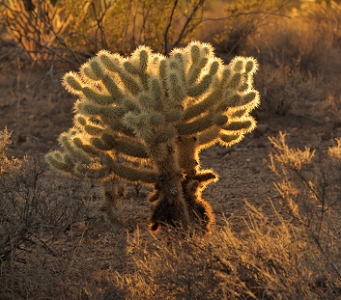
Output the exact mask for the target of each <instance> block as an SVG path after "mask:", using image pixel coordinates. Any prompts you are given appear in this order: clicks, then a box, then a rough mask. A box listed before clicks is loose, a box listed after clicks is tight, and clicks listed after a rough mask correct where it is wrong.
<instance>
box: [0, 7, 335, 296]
mask: <svg viewBox="0 0 341 300" xmlns="http://www.w3.org/2000/svg"><path fill="white" fill-rule="evenodd" d="M333 5H335V4H333ZM311 7H312V9H311V10H309V11H306V12H305V13H303V11H296V12H295V11H292V12H290V13H289V15H290V18H282V17H276V16H273V18H272V19H268V22H269V23H268V25H267V26H261V27H259V28H256V29H257V30H256V31H254V32H253V33H252V34H250V35H248V37H247V39H246V40H245V42H244V43H243V47H241V49H240V52H239V53H238V54H241V55H254V56H256V57H257V59H258V60H259V63H260V71H259V72H258V74H257V76H256V82H255V83H256V85H257V89H258V90H260V92H261V95H262V101H263V102H262V105H261V107H260V110H261V113H260V114H259V116H258V119H259V122H260V123H266V124H268V125H269V127H270V129H268V130H265V131H264V129H263V131H261V132H258V133H257V134H258V135H260V136H261V137H260V138H258V139H256V136H254V137H249V138H247V139H246V141H245V143H244V144H241V146H240V148H238V147H235V148H231V150H228V151H225V150H222V149H219V150H218V151H217V153H218V154H219V155H218V154H214V153H213V152H212V153H213V154H212V155H211V156H208V157H209V159H206V160H205V159H203V162H204V163H205V164H207V165H209V164H213V162H214V161H217V163H216V166H217V167H218V166H219V167H220V169H219V173H220V174H221V181H220V182H218V183H217V184H216V185H215V186H213V187H212V188H211V189H208V190H207V191H205V197H209V196H210V197H211V199H210V201H211V202H212V206H213V208H214V209H215V211H216V215H217V224H216V226H215V228H214V230H213V233H212V234H211V235H209V236H205V237H204V238H203V237H199V236H195V235H191V234H189V233H187V232H181V230H180V231H179V232H177V231H174V230H169V231H168V230H164V231H163V232H162V233H161V234H159V235H157V236H154V235H152V234H151V233H150V232H149V231H148V229H147V223H148V221H147V216H148V215H149V213H150V211H149V210H150V208H149V206H148V203H147V201H146V200H145V195H146V191H145V190H144V189H141V188H140V187H138V186H136V187H128V192H127V195H126V197H125V198H124V199H123V205H122V211H121V212H120V218H118V219H117V218H115V219H112V220H110V218H108V217H107V216H105V215H103V213H102V212H101V211H100V210H99V207H100V205H101V203H100V202H101V200H100V199H99V198H100V193H99V191H98V187H97V186H94V185H93V184H92V183H91V182H85V181H84V182H82V181H79V180H75V179H71V178H65V177H63V176H60V175H59V174H56V173H54V172H52V171H51V170H49V169H48V168H47V164H46V163H45V162H44V161H43V159H42V157H43V155H44V154H45V153H46V152H47V150H48V149H49V148H52V147H54V146H55V145H56V142H55V139H56V136H57V135H58V133H60V132H62V131H63V130H65V129H66V128H67V127H69V125H70V120H71V113H70V111H71V109H72V100H71V99H68V98H67V96H65V93H64V92H63V91H62V90H61V89H60V87H59V83H58V80H59V79H58V78H59V77H60V76H61V74H62V73H63V72H60V71H59V73H54V70H51V68H48V69H49V70H50V72H49V73H46V72H47V71H46V70H45V71H41V73H40V74H38V75H37V74H33V73H32V72H35V73H38V71H37V69H36V68H35V67H34V66H33V67H32V68H31V69H30V68H28V67H27V65H26V66H24V62H26V61H25V60H24V59H23V58H20V59H19V58H16V55H14V54H8V53H5V56H3V55H2V54H0V68H1V71H2V74H3V73H5V74H6V75H7V76H6V77H2V79H1V81H0V88H1V91H2V94H3V97H2V99H3V100H2V103H1V105H0V116H1V123H0V124H1V126H2V129H3V130H2V131H1V132H0V298H1V299H8V300H12V299H13V300H14V299H96V300H97V299H103V300H104V299H340V298H341V264H340V261H341V246H340V245H341V243H340V239H341V225H340V224H341V203H340V195H341V190H340V187H341V175H340V174H341V154H340V153H341V150H340V148H341V146H340V145H341V141H340V139H337V140H334V139H333V137H338V138H339V135H340V134H341V131H340V130H339V127H340V122H341V120H340V108H341V104H340V94H341V90H340V85H339V77H340V69H341V66H340V61H339V59H338V58H339V57H340V54H341V44H340V40H341V32H340V15H341V14H340V6H334V9H333V10H327V8H324V6H311ZM225 54H226V53H221V56H222V57H224V55H225ZM31 66H32V65H31ZM6 68H7V69H6ZM32 70H33V71H32ZM43 72H44V73H43ZM13 74H15V75H13ZM25 74H26V75H27V76H26V77H25V76H24V75H25ZM10 79H11V80H12V79H13V80H12V81H10ZM1 85H3V87H2V86H1ZM69 100H70V101H69ZM279 116H283V117H282V118H283V119H282V121H283V123H280V120H279ZM293 116H295V117H296V118H298V117H299V118H300V120H302V119H304V120H309V121H310V122H311V123H309V127H308V126H307V127H306V129H301V128H300V124H302V123H297V122H296V123H294V125H291V118H292V117H293ZM278 124H280V125H278ZM283 124H284V125H285V126H283ZM297 124H299V125H297ZM304 124H305V123H304ZM311 124H313V125H311ZM6 125H8V128H9V130H11V131H14V132H13V134H12V137H11V134H10V132H9V131H8V130H7V129H5V126H6ZM295 127H296V128H295ZM297 127H298V129H297ZM278 128H280V129H282V130H283V131H286V132H288V134H287V135H285V134H283V133H278V131H279V130H278ZM267 135H269V136H270V142H267V137H266V136H267ZM262 137H263V139H262ZM295 138H296V140H295ZM11 139H12V141H11ZM267 143H268V144H269V145H268V144H267ZM304 146H306V148H305V147H304ZM244 150H245V151H244ZM212 151H213V150H212ZM224 151H225V152H224ZM261 151H262V153H263V156H259V153H260V152H261ZM25 152H29V155H28V156H24V155H23V153H25ZM244 152H247V153H250V156H245V155H244V154H243V153H244ZM231 153H232V154H231ZM12 155H16V156H17V157H19V158H14V157H10V156H12ZM214 155H215V156H214ZM230 157H231V158H235V159H236V164H235V166H236V169H235V170H229V169H227V167H226V165H227V162H226V161H227V160H228V158H230ZM245 157H247V159H250V160H252V161H251V162H254V163H253V164H252V166H253V167H252V168H255V167H254V166H255V165H256V166H257V163H258V165H259V167H257V168H255V169H251V170H250V168H249V167H248V166H249V165H248V164H249V163H248V162H245V161H242V159H245ZM263 157H266V158H267V161H266V164H267V165H268V166H269V167H270V169H271V171H272V173H270V171H269V173H266V174H267V176H266V178H264V177H262V176H263V175H262V174H265V173H260V174H259V173H258V172H260V171H259V170H260V168H261V167H260V165H261V164H262V158H263ZM224 172H225V173H228V174H230V173H232V174H238V176H235V175H233V176H232V175H231V176H230V177H229V175H228V174H227V175H226V174H224ZM249 172H254V174H255V177H257V176H258V177H259V178H258V181H257V182H256V184H257V186H256V187H249V186H248V185H249V179H250V178H249V176H250V173H249ZM226 178H228V179H229V180H231V182H232V183H233V184H234V185H237V184H240V186H239V188H238V189H234V190H233V189H232V183H231V184H230V183H229V182H228V184H229V185H228V186H229V188H228V189H225V188H224V184H225V185H226V183H225V182H224V180H226ZM271 186H272V188H273V190H274V192H273V193H271V197H270V196H265V195H264V196H257V195H259V193H257V191H258V190H259V189H272V188H271ZM232 192H233V193H234V195H232ZM223 194H226V195H227V199H228V200H224V201H227V202H228V204H229V205H230V206H227V205H226V206H224V205H225V203H221V201H222V200H221V199H222V196H221V195H223ZM220 207H222V208H220ZM225 207H237V208H240V207H242V209H243V210H241V209H240V210H237V209H236V210H235V211H226V210H225ZM224 214H225V215H226V216H225V217H224Z"/></svg>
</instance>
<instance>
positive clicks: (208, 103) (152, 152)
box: [47, 42, 259, 231]
mask: <svg viewBox="0 0 341 300" xmlns="http://www.w3.org/2000/svg"><path fill="white" fill-rule="evenodd" d="M256 69H257V63H256V60H255V59H254V58H251V57H236V58H234V59H233V60H232V61H231V62H230V63H229V64H228V65H223V63H222V61H221V60H220V59H219V58H216V57H215V56H214V53H213V49H212V47H211V45H209V44H203V43H200V42H192V43H190V44H189V45H188V46H187V47H186V48H181V49H174V50H173V51H172V52H171V54H170V56H169V57H165V56H163V55H160V54H157V53H152V51H151V49H150V48H148V47H145V46H141V47H139V48H138V49H136V50H135V52H134V53H133V54H132V55H131V56H130V57H126V58H125V57H122V56H120V55H118V54H111V53H109V52H108V51H100V52H99V53H98V54H97V56H96V57H94V58H92V59H90V60H89V61H88V62H87V63H85V64H84V65H83V66H82V67H81V69H80V72H79V73H74V72H70V73H67V74H66V75H65V76H64V81H63V83H64V86H65V87H66V88H67V89H68V90H69V91H70V92H71V93H73V94H75V95H77V96H78V97H79V100H78V101H77V102H76V104H75V112H76V114H75V117H74V126H73V127H72V128H71V129H70V130H69V131H68V132H65V133H62V134H61V136H60V138H59V142H60V144H61V146H62V148H63V149H62V151H54V152H51V153H49V154H47V160H48V162H49V163H50V165H51V166H52V167H54V168H56V169H58V170H60V171H64V172H66V173H69V174H72V175H74V176H78V177H81V176H82V177H83V176H84V175H85V174H86V176H88V177H91V178H93V179H96V180H98V181H104V182H107V181H108V180H114V179H117V180H123V181H126V182H128V183H140V184H145V185H149V186H152V187H154V191H153V192H152V193H151V195H150V196H149V200H150V202H151V203H152V204H153V205H154V212H153V215H152V217H151V229H152V230H154V231H156V230H158V229H159V228H160V225H161V224H162V223H168V224H172V225H175V226H182V227H185V228H187V227H192V226H195V224H199V225H201V228H203V229H204V230H205V231H208V230H209V228H210V225H211V224H212V222H213V214H212V209H211V207H210V205H209V204H208V203H207V202H206V201H205V200H204V199H202V197H201V192H202V190H203V189H204V188H205V187H206V186H207V185H208V184H209V183H210V182H212V181H216V180H217V179H218V175H217V174H216V173H214V172H213V170H202V169H201V167H200V160H199V152H200V151H201V150H202V149H204V148H207V147H210V146H212V145H214V144H216V143H219V144H221V145H223V146H226V147H229V146H231V145H233V144H235V143H237V142H239V141H241V139H242V138H243V136H244V134H245V133H247V132H250V131H251V130H253V129H254V128H255V126H256V123H255V120H254V119H253V117H252V116H250V112H251V111H252V110H253V109H254V108H255V107H257V105H258V104H259V95H258V92H257V91H255V90H254V89H253V74H254V73H255V71H256Z"/></svg>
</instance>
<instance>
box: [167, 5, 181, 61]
mask: <svg viewBox="0 0 341 300" xmlns="http://www.w3.org/2000/svg"><path fill="white" fill-rule="evenodd" d="M177 5H178V0H175V1H174V4H173V8H172V12H171V14H170V16H169V20H168V24H167V27H166V29H165V33H164V43H165V45H164V54H165V55H167V53H168V31H169V28H170V27H171V25H172V21H173V16H174V11H175V8H176V6H177Z"/></svg>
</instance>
